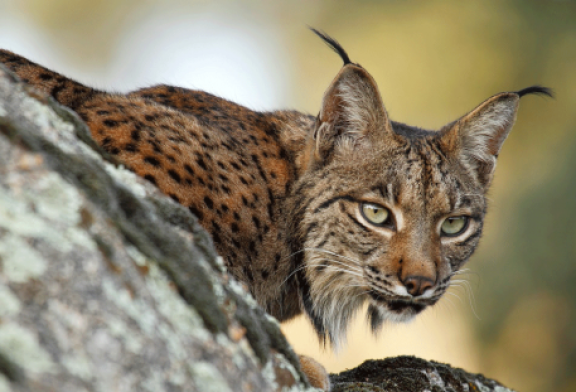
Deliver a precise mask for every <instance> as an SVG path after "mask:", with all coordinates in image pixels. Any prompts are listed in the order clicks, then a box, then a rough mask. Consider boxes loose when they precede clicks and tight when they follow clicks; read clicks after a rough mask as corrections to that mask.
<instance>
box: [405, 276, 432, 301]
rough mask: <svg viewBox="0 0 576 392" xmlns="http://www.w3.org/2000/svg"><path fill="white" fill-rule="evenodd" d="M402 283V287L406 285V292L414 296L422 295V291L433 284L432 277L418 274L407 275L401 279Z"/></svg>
mask: <svg viewBox="0 0 576 392" xmlns="http://www.w3.org/2000/svg"><path fill="white" fill-rule="evenodd" d="M402 283H403V284H404V287H406V290H408V293H410V295H412V296H414V297H417V296H419V295H422V294H423V293H424V291H426V290H427V289H429V288H431V287H432V286H433V285H434V282H433V281H432V279H430V278H427V277H425V276H419V275H410V276H407V277H406V278H405V279H403V280H402Z"/></svg>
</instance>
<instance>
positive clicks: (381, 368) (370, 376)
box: [330, 356, 511, 392]
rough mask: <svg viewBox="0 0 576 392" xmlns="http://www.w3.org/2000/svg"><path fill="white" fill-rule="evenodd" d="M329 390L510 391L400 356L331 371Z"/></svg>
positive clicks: (457, 371) (446, 367)
mask: <svg viewBox="0 0 576 392" xmlns="http://www.w3.org/2000/svg"><path fill="white" fill-rule="evenodd" d="M330 379H331V380H330V381H331V382H332V383H333V384H334V385H335V388H333V391H332V392H376V391H386V392H405V391H431V392H472V391H480V392H488V391H493V392H510V391H511V390H510V389H508V388H506V387H504V386H503V385H501V384H500V383H498V382H497V381H494V380H490V379H487V378H485V377H484V376H482V375H481V374H471V373H468V372H466V371H464V370H462V369H456V368H453V367H451V366H449V365H444V364H441V363H438V362H434V361H425V360H423V359H420V358H416V357H409V356H401V357H396V358H387V359H384V360H379V361H372V360H371V361H366V362H364V363H363V364H362V365H360V366H358V367H357V368H355V369H352V370H347V371H345V372H342V373H340V374H337V375H336V374H333V375H331V377H330Z"/></svg>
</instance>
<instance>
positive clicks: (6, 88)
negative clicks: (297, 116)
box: [0, 66, 506, 392]
mask: <svg viewBox="0 0 576 392" xmlns="http://www.w3.org/2000/svg"><path fill="white" fill-rule="evenodd" d="M393 360H394V359H390V360H385V361H376V362H372V363H371V364H370V366H369V368H370V372H372V373H370V374H372V376H371V377H372V378H370V377H368V376H367V374H368V373H366V372H364V370H362V369H364V368H363V367H359V368H358V369H357V371H358V372H360V373H357V374H356V373H343V374H341V375H337V376H336V375H335V376H333V381H334V385H335V390H336V391H382V390H386V391H396V390H407V389H398V388H396V389H394V388H395V387H394V385H405V384H397V383H396V384H392V382H396V381H390V382H388V381H386V380H384V379H382V378H378V377H377V375H378V374H380V375H381V376H382V375H386V376H385V377H392V378H391V379H390V380H398V379H399V378H401V377H403V375H404V374H407V373H406V368H402V370H398V371H396V373H394V369H388V368H389V366H388V365H389V363H388V362H389V361H393ZM396 360H397V361H398V360H400V359H396ZM418 361H420V362H418V363H417V364H416V363H411V362H410V361H408V362H406V361H404V362H402V363H403V364H405V365H406V364H407V365H406V366H408V368H410V367H411V368H412V370H413V371H415V372H417V373H418V372H420V373H418V374H424V373H422V372H428V373H426V374H428V376H427V377H428V378H427V380H428V383H426V381H425V380H424V378H422V377H420V378H421V379H422V380H423V381H422V383H419V384H417V386H416V384H414V383H413V384H410V385H412V386H413V387H414V389H409V390H414V391H416V390H430V391H445V390H446V391H449V390H454V391H460V390H462V391H468V390H469V391H472V390H481V391H505V390H506V389H503V388H502V387H500V386H499V384H497V383H494V382H492V381H489V380H485V379H484V378H482V377H481V376H474V375H468V376H469V377H471V378H470V380H480V381H478V382H480V383H481V384H474V385H476V388H477V389H474V388H473V387H472V384H470V388H469V389H465V388H464V389H463V387H462V388H460V387H457V386H455V385H456V384H453V383H452V384H451V383H450V382H449V380H448V379H445V380H444V381H442V382H440V381H438V377H440V380H442V377H444V375H445V374H448V373H442V372H439V371H438V369H439V368H438V367H437V366H438V364H434V363H428V362H425V361H422V360H418ZM416 365H418V366H416ZM363 366H366V365H363ZM427 366H428V367H427ZM378 369H381V370H382V371H381V372H379V371H378ZM426 369H428V370H426ZM442 369H444V368H442ZM446 369H451V368H449V367H446ZM435 372H436V373H435ZM460 372H461V371H460ZM459 374H460V373H459ZM462 374H466V373H465V372H462ZM468 376H467V377H468ZM410 377H412V375H411V376H410ZM474 377H476V378H474ZM358 382H361V384H362V385H360V386H355V384H356V385H359V384H358ZM466 382H468V381H466ZM474 382H476V381H474ZM406 385H408V384H406ZM459 385H460V384H459ZM461 385H464V384H461ZM424 386H425V387H424ZM354 388H355V389H354ZM358 388H360V389H358ZM402 388H403V387H402ZM411 388H412V387H411ZM422 388H423V389H422ZM435 388H436V389H435ZM438 388H440V389H438ZM442 388H443V389H442ZM313 390H314V389H312V388H310V387H309V385H308V383H307V381H306V380H305V377H304V376H303V375H302V373H301V371H300V369H299V366H298V361H297V358H296V356H295V354H294V352H293V351H292V349H291V347H290V346H289V345H288V343H287V342H286V340H285V338H284V336H283V335H282V334H281V332H280V329H279V326H278V323H277V322H276V321H275V320H274V319H272V318H271V317H269V316H267V315H266V314H265V313H264V312H263V311H262V310H261V309H260V308H259V307H258V306H257V305H256V303H255V301H254V300H253V299H252V298H251V297H250V296H249V295H247V294H246V292H245V290H244V288H243V287H242V286H241V285H240V284H239V283H238V282H236V281H235V280H233V279H231V278H229V277H228V276H227V275H226V273H225V271H224V267H223V263H222V261H221V259H220V258H219V257H218V255H217V254H216V253H215V251H214V248H213V245H212V242H211V239H210V238H209V236H208V235H207V234H206V233H205V232H204V231H203V230H202V228H201V227H200V226H199V225H198V222H197V220H196V219H195V218H194V217H193V216H192V215H191V214H190V213H189V212H188V211H187V210H186V209H184V208H183V207H181V206H180V205H178V204H176V203H174V202H173V201H172V200H171V199H169V198H167V197H164V196H163V195H162V194H160V193H159V192H158V190H157V189H156V188H155V187H154V186H153V185H151V184H149V183H148V182H146V181H145V180H142V179H140V178H139V177H137V176H136V175H134V174H133V173H132V172H130V171H128V170H126V169H124V168H123V167H122V166H121V165H119V164H118V163H117V162H115V161H114V159H113V157H110V156H108V155H106V154H105V153H103V152H102V151H101V150H100V149H99V148H98V147H97V146H96V145H95V144H94V142H93V141H92V139H91V138H90V136H89V132H88V129H87V128H86V126H85V125H84V124H83V123H82V122H81V121H80V120H79V119H78V118H77V117H76V115H75V114H74V113H72V112H70V111H69V110H68V109H66V108H63V107H61V106H59V105H57V104H56V103H54V102H53V101H52V99H50V98H46V97H44V96H41V95H39V94H38V93H36V92H35V91H34V90H33V89H31V88H29V87H28V86H26V85H25V84H23V83H21V82H19V81H18V80H17V79H16V78H15V77H13V76H12V75H11V74H10V73H9V72H7V71H5V69H4V68H2V67H1V66H0V392H3V391H74V392H77V391H155V392H160V391H201V392H212V391H214V392H226V391H233V392H236V391H293V392H296V391H313Z"/></svg>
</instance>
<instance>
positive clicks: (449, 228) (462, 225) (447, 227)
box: [440, 216, 470, 237]
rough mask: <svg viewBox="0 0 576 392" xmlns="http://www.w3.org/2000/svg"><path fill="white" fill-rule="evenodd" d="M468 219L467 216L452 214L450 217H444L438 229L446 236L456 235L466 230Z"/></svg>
mask: <svg viewBox="0 0 576 392" xmlns="http://www.w3.org/2000/svg"><path fill="white" fill-rule="evenodd" d="M469 220H470V218H468V217H467V216H452V217H450V218H446V219H445V220H444V222H442V226H441V227H440V230H441V231H442V234H443V235H445V236H446V237H454V236H457V235H458V234H462V233H463V232H464V230H466V228H467V227H468V222H469Z"/></svg>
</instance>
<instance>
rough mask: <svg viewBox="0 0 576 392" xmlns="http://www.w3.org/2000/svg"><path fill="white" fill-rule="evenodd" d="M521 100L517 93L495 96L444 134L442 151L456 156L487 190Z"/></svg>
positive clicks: (446, 129)
mask: <svg viewBox="0 0 576 392" xmlns="http://www.w3.org/2000/svg"><path fill="white" fill-rule="evenodd" d="M519 100H520V95H519V94H518V93H501V94H498V95H495V96H493V97H491V98H489V99H487V100H486V101H484V102H483V103H482V104H480V106H478V107H477V108H476V109H474V110H472V111H471V112H470V113H468V114H466V115H465V116H463V117H462V118H460V119H459V120H458V121H456V122H455V123H453V124H451V125H449V126H447V127H446V128H445V129H443V130H442V131H441V132H442V136H441V143H442V146H443V149H444V150H445V151H446V152H447V153H448V154H449V155H452V156H454V155H456V157H457V158H459V159H460V162H461V163H462V164H463V165H464V166H465V167H467V168H468V169H469V170H470V171H471V172H472V173H474V174H475V175H476V177H477V179H478V181H479V182H480V183H481V184H482V185H483V186H484V187H485V188H487V187H488V186H489V185H490V181H491V180H492V176H493V173H494V168H495V167H496V158H497V157H498V153H499V152H500V149H501V148H502V144H503V143H504V140H506V137H507V136H508V133H509V132H510V130H511V129H512V125H514V121H515V120H516V111H517V109H518V102H519Z"/></svg>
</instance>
